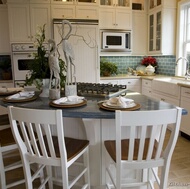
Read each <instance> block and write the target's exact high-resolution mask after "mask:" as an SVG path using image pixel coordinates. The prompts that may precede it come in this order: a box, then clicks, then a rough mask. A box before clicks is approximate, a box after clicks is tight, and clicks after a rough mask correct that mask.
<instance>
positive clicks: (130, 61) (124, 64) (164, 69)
mask: <svg viewBox="0 0 190 189" xmlns="http://www.w3.org/2000/svg"><path fill="white" fill-rule="evenodd" d="M153 57H154V58H156V60H157V65H158V66H157V68H156V70H157V71H156V72H157V74H161V75H169V76H174V75H175V61H176V57H175V56H153ZM143 58H144V56H103V57H100V59H106V60H108V61H110V62H114V63H115V64H116V65H117V66H118V71H119V73H120V74H126V73H127V68H128V67H131V68H133V69H136V67H137V66H138V65H139V64H141V61H142V59H143Z"/></svg>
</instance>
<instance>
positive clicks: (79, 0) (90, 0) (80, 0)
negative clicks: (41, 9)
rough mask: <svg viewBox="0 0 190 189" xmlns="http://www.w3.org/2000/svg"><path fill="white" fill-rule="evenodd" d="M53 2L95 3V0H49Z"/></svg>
mask: <svg viewBox="0 0 190 189" xmlns="http://www.w3.org/2000/svg"><path fill="white" fill-rule="evenodd" d="M51 1H52V2H54V3H60V4H64V3H66V4H67V3H69V4H70V3H97V0H51Z"/></svg>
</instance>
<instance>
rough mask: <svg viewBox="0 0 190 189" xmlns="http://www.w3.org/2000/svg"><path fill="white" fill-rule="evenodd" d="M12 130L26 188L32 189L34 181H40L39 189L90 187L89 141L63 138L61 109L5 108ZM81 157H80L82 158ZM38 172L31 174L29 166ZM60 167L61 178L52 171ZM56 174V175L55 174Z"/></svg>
mask: <svg viewBox="0 0 190 189" xmlns="http://www.w3.org/2000/svg"><path fill="white" fill-rule="evenodd" d="M8 110H9V118H10V123H11V128H12V132H13V135H14V137H15V140H16V142H17V144H18V146H19V150H20V153H21V157H22V161H23V165H24V174H25V180H26V188H27V189H33V185H32V184H33V181H35V180H36V178H38V177H40V178H42V176H44V178H43V179H41V182H40V186H38V188H46V186H48V188H49V189H52V188H53V184H54V183H55V184H58V185H62V187H63V188H64V189H69V188H71V187H73V186H74V185H79V186H80V188H83V189H85V188H90V179H89V178H90V177H89V152H88V151H89V149H88V148H89V141H87V140H79V139H73V138H66V137H65V138H64V125H63V118H62V111H61V110H37V109H26V108H18V107H8ZM82 157H83V158H82ZM33 162H35V163H36V164H37V165H38V166H37V167H38V169H37V170H36V172H35V173H32V172H31V166H30V165H31V163H33ZM73 165H76V166H77V167H74V168H76V170H75V169H74V172H75V174H76V173H77V174H76V175H72V176H71V177H70V174H69V173H70V170H69V169H71V168H72V166H73ZM54 167H59V168H60V172H61V178H55V177H58V174H55V172H54V171H55V170H54V169H53V172H52V168H54ZM54 174H55V175H54Z"/></svg>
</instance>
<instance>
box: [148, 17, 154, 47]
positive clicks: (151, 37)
mask: <svg viewBox="0 0 190 189" xmlns="http://www.w3.org/2000/svg"><path fill="white" fill-rule="evenodd" d="M153 49H154V15H153V14H152V15H150V17H149V51H153Z"/></svg>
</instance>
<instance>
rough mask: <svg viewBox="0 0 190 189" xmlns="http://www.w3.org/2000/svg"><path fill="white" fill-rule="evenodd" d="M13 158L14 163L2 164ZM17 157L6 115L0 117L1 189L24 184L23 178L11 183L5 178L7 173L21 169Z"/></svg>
mask: <svg viewBox="0 0 190 189" xmlns="http://www.w3.org/2000/svg"><path fill="white" fill-rule="evenodd" d="M13 156H14V159H16V161H13V162H9V163H8V164H7V163H6V164H5V163H4V162H5V161H8V159H9V158H11V157H13ZM17 156H20V155H19V152H18V145H17V144H16V143H15V140H14V137H13V135H12V131H11V128H10V123H9V117H8V114H3V115H0V186H1V187H0V188H2V189H8V188H12V187H14V186H17V185H20V184H22V183H24V182H25V180H24V179H23V178H22V179H21V178H19V179H20V180H16V181H11V182H8V179H7V178H6V174H7V173H8V172H10V173H13V171H14V170H16V169H18V168H21V167H22V162H21V161H20V160H17V159H19V158H17ZM9 161H10V160H9Z"/></svg>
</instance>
